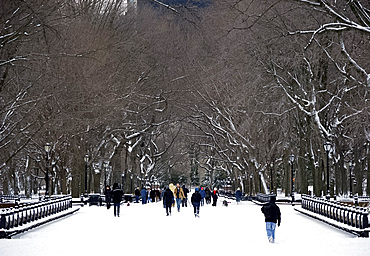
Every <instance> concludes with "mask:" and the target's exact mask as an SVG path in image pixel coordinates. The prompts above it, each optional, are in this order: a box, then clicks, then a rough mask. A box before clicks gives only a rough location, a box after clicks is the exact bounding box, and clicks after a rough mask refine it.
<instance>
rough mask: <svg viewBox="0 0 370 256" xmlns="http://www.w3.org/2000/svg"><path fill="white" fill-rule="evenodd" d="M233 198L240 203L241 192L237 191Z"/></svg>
mask: <svg viewBox="0 0 370 256" xmlns="http://www.w3.org/2000/svg"><path fill="white" fill-rule="evenodd" d="M235 197H236V201H240V199H241V198H242V192H241V191H240V190H237V191H236V192H235Z"/></svg>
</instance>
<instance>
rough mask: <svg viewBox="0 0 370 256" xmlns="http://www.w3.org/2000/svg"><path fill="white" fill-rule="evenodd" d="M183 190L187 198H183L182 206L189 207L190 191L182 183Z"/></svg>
mask: <svg viewBox="0 0 370 256" xmlns="http://www.w3.org/2000/svg"><path fill="white" fill-rule="evenodd" d="M182 190H183V191H184V195H185V198H184V199H183V200H182V207H184V206H185V207H188V193H189V189H187V188H186V187H185V185H182Z"/></svg>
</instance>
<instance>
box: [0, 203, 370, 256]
mask: <svg viewBox="0 0 370 256" xmlns="http://www.w3.org/2000/svg"><path fill="white" fill-rule="evenodd" d="M220 199H221V200H223V199H222V198H220ZM229 201H231V200H229ZM279 207H280V209H281V212H282V224H281V226H280V227H279V228H277V230H276V243H275V244H270V243H268V241H267V237H266V231H265V223H264V218H263V215H262V213H261V211H260V208H261V207H260V206H258V205H255V204H253V203H251V202H242V204H241V205H236V203H235V202H234V201H232V202H231V203H230V204H229V206H228V207H224V206H222V205H221V202H220V201H219V202H218V205H217V207H212V206H211V205H206V206H204V207H201V209H200V218H195V217H194V215H193V208H192V207H187V208H182V209H181V211H180V212H177V210H176V209H175V208H173V210H172V216H169V217H167V216H166V215H165V209H164V208H163V207H162V203H161V202H160V203H152V204H147V205H142V204H134V203H133V204H131V205H130V206H126V205H123V206H121V217H119V218H118V217H114V216H113V208H111V209H110V210H107V209H106V208H105V207H98V206H91V207H89V206H85V207H82V208H81V209H80V210H79V211H78V212H77V213H75V214H73V215H71V216H68V217H65V218H63V219H61V220H57V221H54V222H52V223H50V224H47V225H44V226H42V227H39V228H36V229H34V230H33V231H29V232H27V233H24V234H21V235H18V236H15V237H13V238H12V239H0V255H1V256H9V255H17V256H22V255H27V256H33V255H38V256H43V255H101V254H109V255H112V254H117V255H124V254H126V253H130V254H133V253H134V254H135V255H138V256H141V255H145V254H150V255H168V254H176V255H194V254H202V255H203V254H207V255H212V256H213V255H217V256H220V255H250V253H252V255H253V254H258V255H284V256H286V255H300V256H301V255H310V256H312V255H314V256H319V255H336V256H340V255H346V256H348V255H351V256H365V255H366V256H368V255H370V238H357V237H355V236H353V235H351V234H349V233H346V232H344V231H340V230H337V229H335V228H333V227H331V226H328V225H326V224H323V223H320V222H318V221H316V220H313V219H311V218H309V217H306V216H304V215H302V214H300V213H298V212H296V211H294V210H293V207H292V206H290V205H284V204H282V205H279ZM296 207H300V206H296ZM81 253H83V254H81Z"/></svg>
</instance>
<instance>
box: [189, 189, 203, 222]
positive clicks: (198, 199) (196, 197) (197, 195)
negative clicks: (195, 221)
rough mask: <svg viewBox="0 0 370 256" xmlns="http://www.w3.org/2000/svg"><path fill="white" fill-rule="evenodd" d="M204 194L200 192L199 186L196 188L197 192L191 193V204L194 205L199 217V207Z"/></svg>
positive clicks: (195, 214) (195, 213)
mask: <svg viewBox="0 0 370 256" xmlns="http://www.w3.org/2000/svg"><path fill="white" fill-rule="evenodd" d="M201 201H202V196H201V195H200V193H199V188H195V192H194V193H193V194H192V195H191V204H192V205H193V207H194V216H195V217H198V218H199V208H200V202H201Z"/></svg>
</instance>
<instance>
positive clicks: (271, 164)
mask: <svg viewBox="0 0 370 256" xmlns="http://www.w3.org/2000/svg"><path fill="white" fill-rule="evenodd" d="M273 168H274V164H273V163H272V162H271V163H270V178H271V182H270V187H271V188H270V194H273V193H274V183H273V178H272V171H273Z"/></svg>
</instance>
